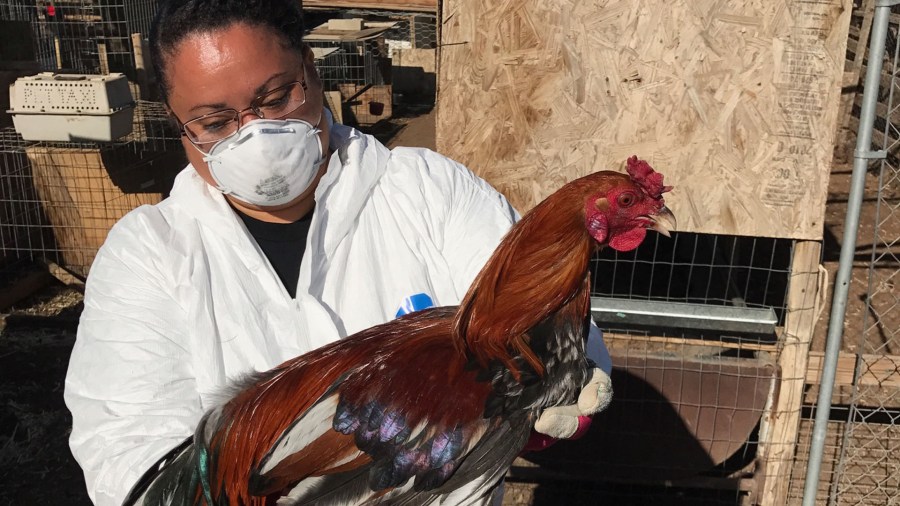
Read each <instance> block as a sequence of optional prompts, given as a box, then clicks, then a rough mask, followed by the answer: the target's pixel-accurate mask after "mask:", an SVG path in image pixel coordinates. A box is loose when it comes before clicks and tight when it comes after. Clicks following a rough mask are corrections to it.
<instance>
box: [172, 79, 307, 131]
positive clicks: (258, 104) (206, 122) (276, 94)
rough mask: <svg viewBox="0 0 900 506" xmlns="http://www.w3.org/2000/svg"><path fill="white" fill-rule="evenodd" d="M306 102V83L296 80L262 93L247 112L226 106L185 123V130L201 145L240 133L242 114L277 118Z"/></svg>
mask: <svg viewBox="0 0 900 506" xmlns="http://www.w3.org/2000/svg"><path fill="white" fill-rule="evenodd" d="M304 103H306V92H305V91H304V89H303V85H302V84H301V83H300V82H293V83H290V84H288V85H286V86H282V87H281V88H276V89H274V90H272V91H270V92H268V93H266V94H265V95H260V96H259V97H257V98H256V99H255V100H254V101H253V102H252V104H251V105H250V107H249V108H248V109H245V110H244V111H241V112H238V111H236V110H234V109H225V110H223V111H217V112H213V113H210V114H205V115H203V116H201V117H199V118H195V119H192V120H190V121H188V122H187V123H185V124H184V129H185V132H186V133H187V134H188V137H189V138H190V139H191V140H192V141H194V142H196V143H198V144H207V143H211V142H217V141H220V140H222V139H224V138H226V137H228V136H230V135H233V134H234V133H235V132H237V130H238V128H240V123H241V121H240V117H241V115H242V114H243V113H244V112H246V111H248V110H252V111H253V112H254V113H255V114H257V115H258V116H259V117H261V118H268V119H277V118H281V117H284V116H286V115H288V114H290V113H292V112H294V111H296V110H297V109H298V108H299V107H300V106H302V105H303V104H304Z"/></svg>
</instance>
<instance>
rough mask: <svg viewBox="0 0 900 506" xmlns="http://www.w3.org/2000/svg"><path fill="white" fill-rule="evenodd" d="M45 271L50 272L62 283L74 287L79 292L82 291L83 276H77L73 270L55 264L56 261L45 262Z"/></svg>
mask: <svg viewBox="0 0 900 506" xmlns="http://www.w3.org/2000/svg"><path fill="white" fill-rule="evenodd" d="M46 266H47V272H49V273H50V275H51V276H53V277H54V278H56V279H57V280H59V281H60V282H61V283H62V284H64V285H66V286H69V287H71V288H74V289H75V290H78V291H79V292H81V293H84V281H85V280H84V279H83V277H78V276H77V275H76V274H74V273H73V272H71V271H69V270H68V269H66V268H65V267H62V266H61V265H59V264H57V263H56V262H46Z"/></svg>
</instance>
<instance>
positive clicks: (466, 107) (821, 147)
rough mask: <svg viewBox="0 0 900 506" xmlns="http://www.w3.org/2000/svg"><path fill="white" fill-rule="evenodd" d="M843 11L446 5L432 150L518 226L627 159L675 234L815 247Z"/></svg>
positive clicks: (610, 0)
mask: <svg viewBox="0 0 900 506" xmlns="http://www.w3.org/2000/svg"><path fill="white" fill-rule="evenodd" d="M851 7H852V5H851V2H850V0H748V1H737V0H643V1H640V0H629V1H624V0H623V1H615V0H562V1H561V0H516V1H513V0H504V1H496V2H486V1H483V0H445V2H444V12H443V19H444V24H443V32H442V48H441V64H440V68H441V72H440V76H439V79H440V85H439V97H438V125H437V136H438V139H437V141H438V149H439V150H440V151H442V152H443V153H445V154H447V155H448V156H450V157H452V158H455V159H457V160H459V161H460V162H462V163H464V164H466V165H467V166H469V167H470V168H472V169H473V170H474V171H476V172H477V173H478V174H479V175H481V176H482V177H484V178H486V179H487V180H488V181H490V182H491V183H492V184H494V186H496V187H497V188H498V189H499V190H500V191H502V192H503V193H504V194H506V195H507V196H508V197H509V198H510V200H511V201H512V202H513V205H515V206H516V207H517V208H518V209H519V210H520V211H525V210H527V209H529V208H530V207H532V206H533V205H534V204H535V203H537V202H539V201H540V200H541V199H543V198H544V197H546V196H547V195H549V194H550V193H551V192H552V191H553V190H555V189H557V188H558V187H559V186H561V185H562V184H564V183H565V182H567V181H570V180H572V179H574V178H576V177H580V176H583V175H585V174H588V173H590V172H593V171H596V170H601V169H617V170H621V169H622V167H623V165H624V161H625V159H626V158H628V157H629V156H630V155H633V154H636V155H639V156H640V157H642V158H645V159H647V160H649V161H650V162H651V164H652V165H653V166H654V167H656V168H657V169H658V170H659V171H660V172H663V173H664V174H665V175H666V177H667V182H671V183H672V184H674V185H675V191H674V192H673V193H672V194H671V196H669V197H667V201H668V202H669V203H670V206H671V207H672V208H673V211H674V212H675V215H676V216H677V217H678V226H679V230H683V231H693V232H703V233H717V234H736V235H750V236H769V237H788V238H803V239H819V238H821V236H822V221H823V217H824V204H825V196H826V188H827V183H828V181H827V179H828V174H829V169H830V164H831V156H832V143H833V137H834V131H835V125H836V123H837V118H836V115H837V110H838V99H839V94H840V89H839V86H840V82H841V76H842V71H843V62H844V52H845V48H846V40H847V31H848V27H849V21H850V13H851Z"/></svg>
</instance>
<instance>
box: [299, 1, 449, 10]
mask: <svg viewBox="0 0 900 506" xmlns="http://www.w3.org/2000/svg"><path fill="white" fill-rule="evenodd" d="M303 8H304V9H308V8H312V9H326V8H331V9H335V8H336V9H379V10H387V11H411V12H437V10H438V0H303Z"/></svg>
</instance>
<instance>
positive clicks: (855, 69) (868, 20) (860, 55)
mask: <svg viewBox="0 0 900 506" xmlns="http://www.w3.org/2000/svg"><path fill="white" fill-rule="evenodd" d="M874 13H875V0H865V2H864V3H863V19H862V26H861V27H860V29H859V35H858V37H857V39H856V41H855V44H854V49H853V61H852V63H851V64H850V65H849V68H848V69H847V73H848V74H849V76H848V77H847V79H846V80H847V82H848V83H850V84H849V86H854V87H855V86H857V85H858V84H859V78H860V76H861V75H862V69H863V61H864V60H865V56H866V53H867V51H866V48H867V47H868V44H869V34H870V33H871V32H872V18H873V15H874ZM856 95H857V92H856V90H852V91H849V92H847V93H845V94H844V95H843V96H842V97H841V109H840V112H839V113H838V114H839V115H838V118H840V119H841V127H842V128H843V129H845V130H846V128H847V127H848V126H849V125H850V117H851V116H852V114H851V112H852V111H853V104H854V103H855V102H856ZM847 137H848V135H847V133H846V132H845V134H844V135H843V136H842V140H843V141H844V142H845V143H846V139H847Z"/></svg>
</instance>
